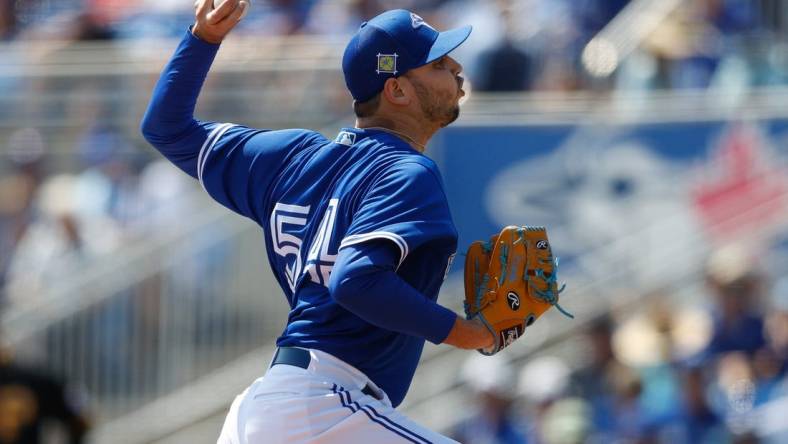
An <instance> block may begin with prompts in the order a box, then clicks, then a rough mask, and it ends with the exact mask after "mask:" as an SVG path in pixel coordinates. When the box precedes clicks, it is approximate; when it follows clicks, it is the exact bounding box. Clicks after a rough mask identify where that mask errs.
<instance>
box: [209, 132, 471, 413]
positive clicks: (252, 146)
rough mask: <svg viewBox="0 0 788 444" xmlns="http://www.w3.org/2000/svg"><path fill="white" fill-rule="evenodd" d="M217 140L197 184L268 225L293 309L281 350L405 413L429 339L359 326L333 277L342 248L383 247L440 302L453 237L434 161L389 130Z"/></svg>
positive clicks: (405, 275)
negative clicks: (322, 364)
mask: <svg viewBox="0 0 788 444" xmlns="http://www.w3.org/2000/svg"><path fill="white" fill-rule="evenodd" d="M213 132H215V133H216V136H215V137H214V139H213V140H212V141H211V142H210V143H208V144H206V146H205V148H204V150H203V152H202V155H201V156H200V157H201V159H202V161H201V162H200V163H199V166H198V178H199V179H200V181H201V182H202V184H203V186H204V187H205V189H206V190H207V191H208V193H210V194H211V196H213V197H214V198H215V199H216V200H217V201H219V202H221V203H222V204H223V205H225V206H227V207H229V208H231V209H233V210H234V211H237V212H239V213H241V214H244V215H246V216H249V217H252V218H253V219H254V220H256V221H257V222H258V223H259V224H260V226H262V227H263V231H264V233H265V244H266V251H267V252H268V259H269V261H270V264H271V267H272V269H273V271H274V274H275V276H276V278H277V280H278V281H279V284H280V286H281V287H282V290H283V291H284V293H285V296H286V297H287V300H288V302H289V303H290V307H291V311H290V315H289V319H288V323H287V327H286V328H285V331H284V333H283V334H282V336H281V337H280V338H279V339H278V341H277V344H278V345H280V346H300V347H307V348H316V349H319V350H322V351H325V352H327V353H331V354H332V355H334V356H337V357H339V358H340V359H342V360H344V361H345V362H347V363H349V364H351V365H353V366H355V367H356V368H358V369H359V370H361V371H362V372H364V373H365V374H366V375H367V376H369V377H370V378H371V379H372V380H373V381H374V382H375V383H376V384H378V385H379V386H381V387H382V388H383V389H384V390H386V392H387V393H388V394H389V396H390V398H391V399H392V401H393V402H396V403H397V404H398V403H399V402H398V401H401V399H402V398H403V397H404V395H405V391H407V387H408V386H409V384H410V380H411V379H412V376H413V373H414V371H415V369H416V364H417V363H418V360H419V357H420V355H421V350H422V347H423V344H424V339H423V338H418V337H414V336H409V335H404V334H400V333H396V332H392V331H389V330H385V329H381V328H378V327H375V326H374V325H371V324H370V323H368V322H366V321H365V320H363V319H360V318H359V317H358V316H356V315H355V314H353V313H351V312H350V311H348V310H346V309H344V308H343V307H341V306H339V305H338V304H337V303H336V302H335V301H334V300H333V299H332V297H331V295H330V294H329V291H328V280H329V276H330V273H331V272H332V269H333V266H334V262H335V260H336V257H337V254H338V252H339V250H340V249H341V248H344V247H347V246H351V245H357V244H361V243H364V242H372V241H376V240H383V241H386V242H391V243H392V244H393V245H395V246H396V249H397V250H398V252H399V264H398V267H397V274H398V275H399V276H400V277H401V278H402V279H403V280H405V281H406V282H407V283H409V284H410V285H411V286H412V287H413V288H415V289H416V290H418V291H419V292H420V293H421V294H423V295H424V296H425V297H427V298H429V299H431V300H433V301H435V300H436V299H437V296H438V290H439V289H440V286H441V284H442V282H443V279H444V278H445V275H446V271H447V267H448V266H449V265H450V262H451V259H452V258H453V255H454V253H455V250H456V247H457V232H456V229H455V227H454V224H453V222H452V219H451V215H450V213H449V208H448V205H447V202H446V196H445V194H444V191H443V184H442V180H441V178H440V175H439V173H438V170H437V168H436V166H435V164H434V163H433V162H432V161H431V160H430V159H429V158H427V157H425V156H423V155H422V154H420V153H419V152H417V151H415V150H413V148H411V147H410V146H409V145H408V144H407V143H405V142H404V141H402V140H401V139H399V138H398V137H396V136H393V135H391V134H389V133H386V132H382V131H375V130H362V129H355V128H346V129H343V130H342V131H341V132H340V133H339V135H338V136H337V138H336V140H334V141H330V140H327V139H326V138H324V137H323V136H322V135H320V134H318V133H315V132H312V131H306V130H284V131H271V132H260V131H255V130H250V129H247V128H243V127H238V126H229V125H219V126H216V127H215V128H214V130H213ZM370 297H374V295H370ZM440 339H443V338H440Z"/></svg>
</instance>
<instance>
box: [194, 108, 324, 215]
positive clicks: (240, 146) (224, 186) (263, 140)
mask: <svg viewBox="0 0 788 444" xmlns="http://www.w3.org/2000/svg"><path fill="white" fill-rule="evenodd" d="M319 137H322V136H320V135H319V134H318V133H315V132H313V131H308V130H300V129H290V130H280V131H262V130H253V129H249V128H246V127H243V126H239V125H233V124H230V123H224V124H215V125H214V126H213V128H211V131H210V133H209V134H208V137H207V139H206V140H205V142H204V143H203V145H202V147H201V148H200V151H199V154H198V156H197V171H196V173H197V174H196V176H197V179H198V180H199V181H200V184H202V186H203V188H204V189H205V191H206V192H208V194H210V195H211V197H213V198H214V199H215V200H216V201H217V202H219V203H220V204H222V205H224V206H225V207H227V208H229V209H231V210H233V211H235V212H236V213H239V214H242V215H244V216H247V217H250V218H252V219H254V220H256V221H258V222H261V221H262V219H261V215H262V214H263V211H262V206H263V204H264V202H265V200H266V199H265V197H266V196H267V195H268V193H269V191H270V188H271V185H272V183H273V181H274V179H275V178H276V177H277V174H278V172H279V171H280V170H281V169H282V167H283V166H284V164H285V163H286V162H287V160H288V159H289V158H290V157H291V156H293V155H294V154H295V153H297V152H298V151H299V149H300V148H302V147H304V146H306V145H307V144H309V143H310V142H313V141H315V140H316V139H317V138H319Z"/></svg>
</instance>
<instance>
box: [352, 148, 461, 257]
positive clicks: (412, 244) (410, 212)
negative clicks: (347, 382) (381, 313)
mask: <svg viewBox="0 0 788 444" xmlns="http://www.w3.org/2000/svg"><path fill="white" fill-rule="evenodd" d="M454 235H455V233H454V226H453V225H452V223H451V213H450V212H449V207H448V204H447V201H446V195H445V193H444V191H443V185H442V183H441V180H440V179H439V176H438V175H437V172H436V171H434V170H432V169H431V168H429V167H428V166H425V165H422V164H420V163H416V162H407V163H404V164H401V165H398V166H396V167H393V168H391V169H390V170H388V171H387V172H386V173H384V174H383V175H381V176H380V177H379V178H378V179H377V180H376V181H375V182H374V183H373V185H372V186H371V187H370V189H369V190H368V191H367V193H366V194H365V195H364V196H363V198H362V199H361V202H360V204H359V205H358V208H357V209H356V211H355V213H354V214H353V217H352V220H351V223H350V226H349V228H348V230H347V232H346V234H345V237H344V239H343V240H342V242H341V243H340V246H339V248H340V249H342V248H344V247H347V246H350V245H356V244H360V243H363V242H367V241H370V240H374V239H386V240H388V241H391V242H393V243H394V244H395V245H396V246H397V248H398V249H399V252H400V257H399V264H398V266H399V265H401V264H402V262H404V261H405V259H406V258H407V256H408V252H410V251H413V250H415V249H416V248H418V247H419V246H421V245H423V244H425V243H427V242H429V241H431V240H434V239H439V238H445V237H451V236H454Z"/></svg>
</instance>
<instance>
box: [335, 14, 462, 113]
mask: <svg viewBox="0 0 788 444" xmlns="http://www.w3.org/2000/svg"><path fill="white" fill-rule="evenodd" d="M470 33H471V27H470V26H464V27H462V28H456V29H452V30H449V31H444V32H438V31H437V30H435V28H433V27H432V26H430V25H429V24H427V22H425V21H424V19H422V18H421V17H419V16H418V15H416V14H414V13H412V12H410V11H406V10H404V9H394V10H391V11H386V12H384V13H383V14H380V15H378V16H377V17H374V18H373V19H371V20H369V21H368V22H364V23H363V24H362V25H361V27H360V28H359V29H358V31H357V32H356V34H355V35H354V36H353V38H352V39H351V40H350V42H349V43H348V45H347V47H346V48H345V54H344V56H343V57H342V71H343V72H344V74H345V84H346V85H347V88H348V89H349V90H350V94H351V95H352V96H353V99H355V100H356V101H359V102H365V101H367V100H369V99H371V98H372V97H373V96H374V95H375V94H377V93H379V92H380V90H382V89H383V84H384V83H386V80H388V79H389V78H391V77H396V76H401V75H402V74H405V73H406V72H408V71H410V70H411V69H414V68H418V67H420V66H424V65H426V64H428V63H430V62H433V61H435V60H438V59H439V58H441V57H443V56H445V55H446V54H448V53H449V52H451V51H452V50H454V48H456V47H458V46H460V44H462V42H464V41H465V39H467V38H468V36H469V35H470Z"/></svg>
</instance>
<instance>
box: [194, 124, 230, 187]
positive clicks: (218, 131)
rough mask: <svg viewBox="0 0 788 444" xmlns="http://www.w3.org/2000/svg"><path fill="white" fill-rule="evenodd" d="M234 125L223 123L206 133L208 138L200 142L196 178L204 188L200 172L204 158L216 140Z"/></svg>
mask: <svg viewBox="0 0 788 444" xmlns="http://www.w3.org/2000/svg"><path fill="white" fill-rule="evenodd" d="M234 126H235V125H234V124H232V123H223V124H221V125H219V126H217V127H216V128H214V129H213V131H211V133H210V134H209V135H208V138H207V139H205V143H203V144H202V147H201V148H200V153H199V154H198V155H197V180H199V181H200V184H201V185H202V186H203V188H205V185H204V184H203V183H202V173H203V170H204V169H205V160H206V159H207V158H208V154H210V152H211V150H212V149H213V146H214V145H216V142H218V141H219V139H220V138H221V137H222V136H223V135H224V133H226V132H227V130H229V129H230V128H232V127H234Z"/></svg>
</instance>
